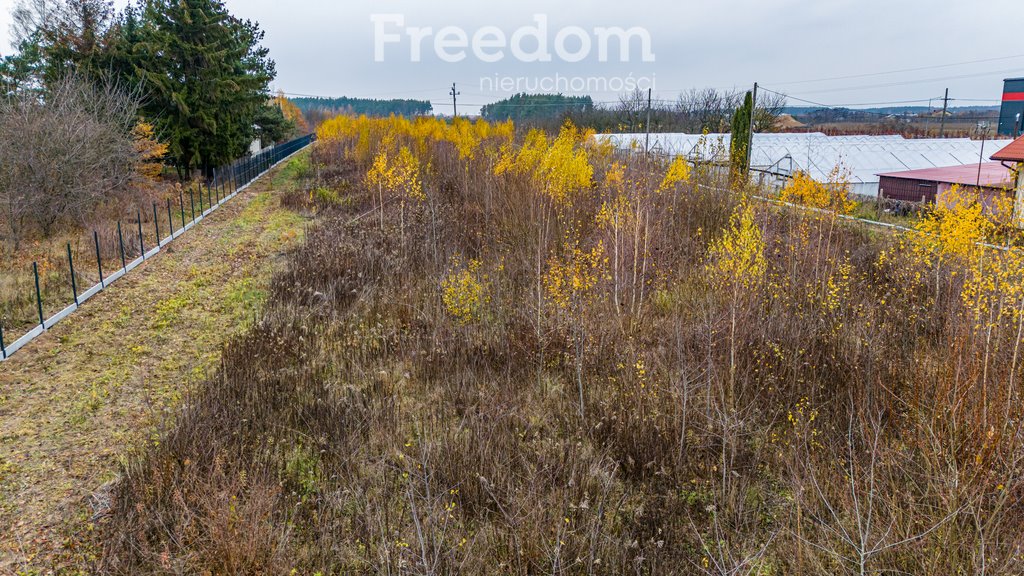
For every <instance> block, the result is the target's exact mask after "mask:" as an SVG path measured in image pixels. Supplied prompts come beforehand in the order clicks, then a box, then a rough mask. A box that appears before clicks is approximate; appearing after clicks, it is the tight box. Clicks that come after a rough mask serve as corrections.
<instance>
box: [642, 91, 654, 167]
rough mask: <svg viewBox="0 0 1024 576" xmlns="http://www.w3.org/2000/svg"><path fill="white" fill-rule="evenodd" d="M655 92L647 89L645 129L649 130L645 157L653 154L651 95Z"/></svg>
mask: <svg viewBox="0 0 1024 576" xmlns="http://www.w3.org/2000/svg"><path fill="white" fill-rule="evenodd" d="M653 91H654V90H653V89H652V88H648V89H647V122H646V123H645V124H644V128H645V129H646V130H647V139H646V140H644V157H647V155H648V154H650V152H651V94H652V93H653Z"/></svg>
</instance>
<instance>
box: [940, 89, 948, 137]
mask: <svg viewBox="0 0 1024 576" xmlns="http://www.w3.org/2000/svg"><path fill="white" fill-rule="evenodd" d="M948 109H949V88H946V95H945V96H943V97H942V123H941V124H940V125H939V138H945V136H946V110H948Z"/></svg>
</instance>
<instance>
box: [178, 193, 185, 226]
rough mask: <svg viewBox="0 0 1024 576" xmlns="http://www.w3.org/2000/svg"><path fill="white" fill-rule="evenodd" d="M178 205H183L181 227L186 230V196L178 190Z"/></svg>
mask: <svg viewBox="0 0 1024 576" xmlns="http://www.w3.org/2000/svg"><path fill="white" fill-rule="evenodd" d="M178 206H180V207H181V229H182V231H184V230H185V196H184V194H182V193H181V190H178Z"/></svg>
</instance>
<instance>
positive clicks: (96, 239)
mask: <svg viewBox="0 0 1024 576" xmlns="http://www.w3.org/2000/svg"><path fill="white" fill-rule="evenodd" d="M92 240H93V242H95V243H96V269H97V270H99V272H100V287H101V288H106V287H107V284H106V282H104V281H103V260H102V259H101V258H100V235H99V233H98V232H96V231H95V230H93V231H92Z"/></svg>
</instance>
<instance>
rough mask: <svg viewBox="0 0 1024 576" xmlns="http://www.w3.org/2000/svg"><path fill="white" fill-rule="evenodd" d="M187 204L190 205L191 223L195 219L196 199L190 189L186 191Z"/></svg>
mask: <svg viewBox="0 0 1024 576" xmlns="http://www.w3.org/2000/svg"><path fill="white" fill-rule="evenodd" d="M188 204H189V206H191V207H192V223H195V221H196V199H195V198H194V197H193V196H192V190H189V191H188Z"/></svg>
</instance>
